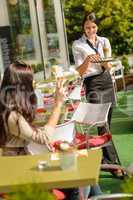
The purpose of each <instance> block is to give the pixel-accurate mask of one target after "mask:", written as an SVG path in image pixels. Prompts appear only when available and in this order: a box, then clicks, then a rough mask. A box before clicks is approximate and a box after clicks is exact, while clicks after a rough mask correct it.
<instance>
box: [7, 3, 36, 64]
mask: <svg viewBox="0 0 133 200" xmlns="http://www.w3.org/2000/svg"><path fill="white" fill-rule="evenodd" d="M7 3H8V8H9V17H10V24H11V30H12V40H13V50H14V52H15V53H14V54H15V55H14V56H15V57H17V58H22V59H27V60H28V59H31V58H34V56H35V49H34V43H33V36H32V28H31V19H30V12H29V4H28V0H18V1H16V4H11V2H10V0H7Z"/></svg>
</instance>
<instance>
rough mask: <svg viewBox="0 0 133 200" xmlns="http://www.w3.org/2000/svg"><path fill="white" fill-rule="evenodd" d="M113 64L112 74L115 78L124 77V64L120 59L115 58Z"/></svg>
mask: <svg viewBox="0 0 133 200" xmlns="http://www.w3.org/2000/svg"><path fill="white" fill-rule="evenodd" d="M112 66H113V74H114V77H115V79H121V78H123V77H124V66H123V65H122V63H121V61H120V60H116V61H114V62H113V63H112Z"/></svg>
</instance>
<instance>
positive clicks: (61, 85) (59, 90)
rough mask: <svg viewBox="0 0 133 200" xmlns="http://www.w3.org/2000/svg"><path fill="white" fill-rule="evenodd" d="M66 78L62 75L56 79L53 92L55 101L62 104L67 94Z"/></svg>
mask: <svg viewBox="0 0 133 200" xmlns="http://www.w3.org/2000/svg"><path fill="white" fill-rule="evenodd" d="M66 82H67V80H66V79H65V78H63V77H60V78H58V79H57V82H56V92H55V103H56V104H57V105H59V104H60V105H62V104H63V102H64V100H65V99H66V96H67V85H66V84H65V83H66Z"/></svg>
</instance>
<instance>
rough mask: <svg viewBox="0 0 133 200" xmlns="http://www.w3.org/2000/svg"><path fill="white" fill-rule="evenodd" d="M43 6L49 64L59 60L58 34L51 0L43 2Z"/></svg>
mask: <svg viewBox="0 0 133 200" xmlns="http://www.w3.org/2000/svg"><path fill="white" fill-rule="evenodd" d="M43 4H44V17H45V26H46V32H47V41H48V59H49V60H50V61H51V64H54V61H55V60H57V59H58V58H60V50H59V34H58V32H57V26H56V20H55V10H54V2H53V0H47V1H46V0H43Z"/></svg>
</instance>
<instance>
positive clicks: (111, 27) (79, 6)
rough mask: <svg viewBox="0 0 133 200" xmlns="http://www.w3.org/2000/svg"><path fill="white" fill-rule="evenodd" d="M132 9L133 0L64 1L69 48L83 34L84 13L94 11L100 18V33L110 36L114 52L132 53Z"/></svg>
mask: <svg viewBox="0 0 133 200" xmlns="http://www.w3.org/2000/svg"><path fill="white" fill-rule="evenodd" d="M132 10H133V1H132V0H115V1H114V0H76V1H75V0H66V1H64V12H65V22H66V27H67V35H68V43H69V48H71V44H72V42H73V40H75V39H76V38H78V37H79V35H81V34H82V32H81V24H82V19H83V17H84V14H85V13H86V12H92V11H94V12H95V13H96V15H97V17H98V18H99V20H100V24H99V29H98V34H99V35H101V36H106V37H108V38H109V40H110V42H111V46H112V49H113V53H114V54H115V55H123V54H129V53H132V49H133V31H132V30H133V23H132V22H133V15H132Z"/></svg>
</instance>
